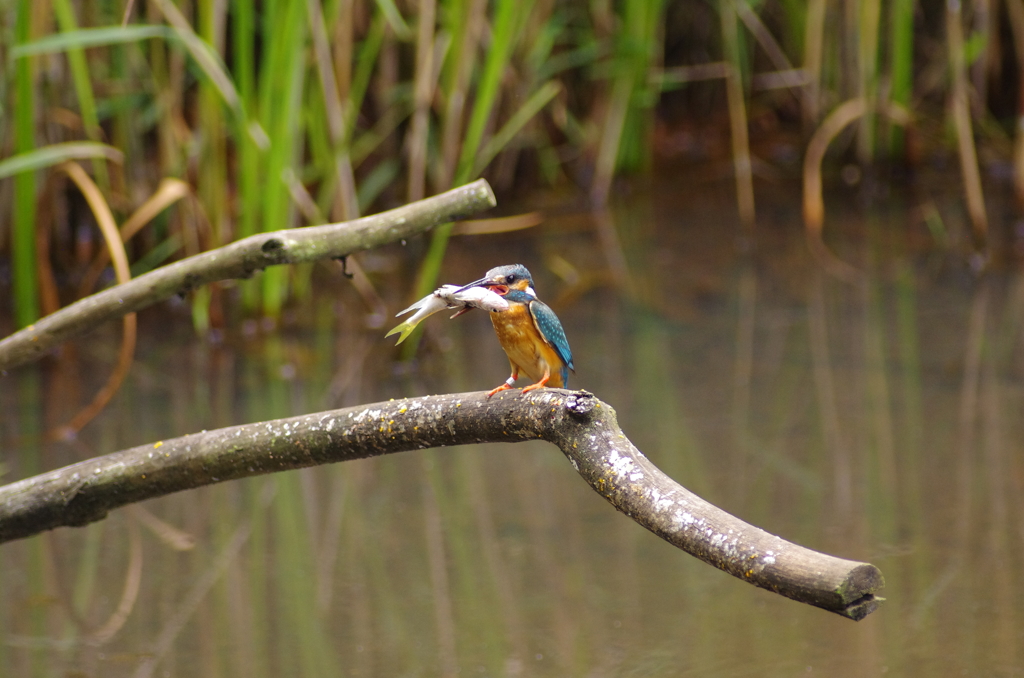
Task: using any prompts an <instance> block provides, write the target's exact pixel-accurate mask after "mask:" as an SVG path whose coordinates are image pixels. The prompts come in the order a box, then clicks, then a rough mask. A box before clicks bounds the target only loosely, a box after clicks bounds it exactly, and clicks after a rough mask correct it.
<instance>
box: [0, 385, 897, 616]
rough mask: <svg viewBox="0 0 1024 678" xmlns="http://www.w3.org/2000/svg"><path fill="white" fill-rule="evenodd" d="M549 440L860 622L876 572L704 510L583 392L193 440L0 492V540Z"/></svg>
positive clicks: (729, 566)
mask: <svg viewBox="0 0 1024 678" xmlns="http://www.w3.org/2000/svg"><path fill="white" fill-rule="evenodd" d="M538 438H539V439H543V440H547V441H548V442H551V443H553V444H555V445H557V446H558V447H559V448H560V449H561V450H562V452H563V453H564V454H565V455H566V456H567V457H568V458H569V461H570V463H571V464H572V466H573V468H574V469H576V471H577V472H579V474H580V475H581V476H583V478H584V479H586V481H587V482H588V483H590V485H591V487H593V488H594V489H595V490H596V491H597V492H598V493H599V494H600V495H601V496H603V497H604V498H605V499H607V500H608V501H609V502H610V503H611V504H612V505H613V506H614V507H615V508H617V509H618V510H619V511H621V512H623V513H625V514H626V515H627V516H629V517H630V518H632V519H633V520H635V521H636V522H638V523H639V524H640V525H642V526H644V527H646V528H647V529H648V530H650V531H651V532H654V533H655V534H656V535H658V536H659V537H661V538H662V539H664V540H666V541H668V542H669V543H671V544H674V545H676V546H678V547H679V548H681V549H683V550H685V551H687V552H688V553H691V554H692V555H694V556H696V557H697V558H700V559H701V560H703V561H704V562H706V563H709V564H711V565H714V566H715V567H717V568H719V569H722V570H725V571H726V572H728V573H729V574H731V575H733V576H735V577H738V578H739V579H742V580H744V581H747V582H750V583H751V584H754V585H755V586H759V587H761V588H765V589H768V590H770V591H774V592H776V593H779V594H781V595H783V596H786V597H788V598H792V599H793V600H797V601H800V602H803V603H808V604H810V605H814V606H817V607H820V608H823V609H825V610H829V611H831V612H835V613H836V614H839V615H842V616H845V617H848V618H850V619H855V620H859V619H862V618H863V617H865V616H866V615H868V614H870V613H871V612H873V611H874V610H875V608H877V606H878V604H879V602H880V601H881V600H882V599H881V598H878V597H876V595H875V592H876V591H877V590H878V589H880V588H881V587H882V585H883V580H882V575H881V572H879V570H878V569H877V568H876V567H875V566H874V565H870V564H868V563H861V562H855V561H850V560H843V559H840V558H836V557H833V556H829V555H825V554H823V553H818V552H816V551H811V550H809V549H806V548H804V547H802V546H797V545H796V544H792V543H790V542H787V541H785V540H784V539H782V538H780V537H777V536H775V535H772V534H769V533H767V532H764V531H763V530H760V529H758V528H756V527H753V526H752V525H748V524H746V523H744V522H743V521H741V520H739V519H738V518H736V517H734V516H732V515H729V514H728V513H725V512H724V511H722V510H721V509H719V508H717V507H715V506H713V505H711V504H709V503H708V502H706V501H704V500H703V499H701V498H700V497H698V496H697V495H695V494H693V493H692V492H690V491H689V490H687V489H686V488H684V487H682V486H681V485H679V484H678V483H676V482H675V481H673V480H672V479H671V478H669V477H668V476H666V475H665V474H664V473H662V472H661V471H660V470H659V469H658V468H657V467H655V466H654V464H652V463H651V462H650V461H649V460H648V459H647V458H646V457H644V455H643V454H642V453H641V452H640V451H639V450H637V449H636V448H635V447H634V446H633V444H632V443H630V441H629V440H628V439H627V438H626V436H625V434H624V433H623V432H622V430H621V429H620V428H619V425H618V422H617V419H616V415H615V411H614V410H613V409H612V408H611V407H610V406H608V405H607V404H606V403H603V402H601V401H600V400H598V399H597V398H595V397H594V396H593V395H591V394H590V393H587V392H586V391H566V390H562V389H541V390H538V391H535V392H532V393H529V394H526V395H523V394H522V393H521V392H520V391H510V392H506V393H504V394H501V395H500V396H496V397H494V398H491V399H488V398H487V397H486V396H485V394H484V393H482V392H477V393H461V394H450V395H438V396H429V397H423V398H410V399H403V400H392V401H389V402H386V403H376V404H373V405H361V406H358V407H351V408H347V409H343V410H334V411H328V412H319V413H317V414H308V415H304V416H300V417H292V418H290V419H279V420H276V421H267V422H260V423H256V424H248V425H243V426H234V427H231V428H224V429H218V430H214V431H207V432H203V433H194V434H192V435H187V436H184V437H181V438H176V439H174V440H165V441H160V442H157V443H151V444H147V445H142V446H140V447H134V448H131V449H128V450H123V451H121V452H115V453H113V454H109V455H106V456H104V457H99V458H96V459H92V460H89V461H85V462H81V463H78V464H74V465H72V466H67V467H65V468H62V469H58V470H56V471H51V472H49V473H45V474H42V475H39V476H35V477H32V478H27V479H25V480H21V481H18V482H15V483H11V484H9V485H5V486H2V487H0V542H4V541H11V540H13V539H20V538H23V537H28V536H31V535H34V534H38V533H39V532H42V531H44V530H49V529H53V528H55V527H60V526H80V525H86V524H88V523H91V522H93V521H97V520H101V519H103V518H104V517H105V516H106V515H107V513H108V512H109V511H110V510H112V509H115V508H118V507H121V506H125V505H127V504H131V503H134V502H138V501H143V500H145V499H152V498H154V497H160V496H163V495H166V494H170V493H172V492H178V491H181V490H185V489H190V488H194V487H201V486H203V485H210V484H213V483H218V482H223V481H225V480H233V479H236V478H245V477H248V476H255V475H260V474H264V473H273V472H275V471H284V470H289V469H295V468H303V467H308V466H316V465H319V464H327V463H331V462H338V461H347V460H350V459H360V458H364V457H374V456H378V455H383V454H391V453H395V452H404V451H408V450H417V449H424V448H428V447H443V446H450V445H463V444H468V443H482V442H521V441H525V440H536V439H538Z"/></svg>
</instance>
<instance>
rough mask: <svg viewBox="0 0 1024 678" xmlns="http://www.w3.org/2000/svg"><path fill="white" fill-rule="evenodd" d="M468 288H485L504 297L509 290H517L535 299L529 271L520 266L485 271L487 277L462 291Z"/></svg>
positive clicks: (514, 265) (472, 283)
mask: <svg viewBox="0 0 1024 678" xmlns="http://www.w3.org/2000/svg"><path fill="white" fill-rule="evenodd" d="M470 287H487V288H488V289H490V290H492V291H494V292H495V293H497V294H500V295H502V296H504V295H505V294H508V292H509V290H519V291H520V292H525V293H527V294H529V295H530V296H531V297H534V298H536V297H537V292H536V291H534V289H533V277H532V276H531V275H530V271H529V270H527V268H526V267H525V266H523V265H522V264H509V265H507V266H497V267H495V268H492V269H491V270H489V271H487V275H485V276H484V277H483V278H480V280H476V281H474V282H471V283H469V284H468V285H466V286H464V287H463V288H462V289H468V288H470Z"/></svg>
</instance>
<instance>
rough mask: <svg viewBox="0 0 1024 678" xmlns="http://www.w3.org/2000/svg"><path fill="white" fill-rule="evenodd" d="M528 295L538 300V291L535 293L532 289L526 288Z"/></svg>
mask: <svg viewBox="0 0 1024 678" xmlns="http://www.w3.org/2000/svg"><path fill="white" fill-rule="evenodd" d="M526 293H527V294H529V295H530V296H531V297H533V298H534V299H536V298H537V292H536V291H534V289H533V288H532V287H527V288H526Z"/></svg>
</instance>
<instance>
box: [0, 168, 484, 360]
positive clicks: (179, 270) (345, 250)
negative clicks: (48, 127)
mask: <svg viewBox="0 0 1024 678" xmlns="http://www.w3.org/2000/svg"><path fill="white" fill-rule="evenodd" d="M495 204H496V201H495V199H494V193H493V192H492V191H491V187H490V186H489V185H488V184H487V182H486V181H485V180H483V179H479V180H477V181H474V182H473V183H471V184H466V185H465V186H461V187H459V188H456V189H453V190H451V191H448V192H447V193H442V194H440V195H436V196H434V197H432V198H427V199H425V200H421V201H419V202H415V203H411V204H409V205H404V206H402V207H399V208H397V209H393V210H390V211H388V212H383V213H381V214H375V215H373V216H368V217H363V218H362V219H356V220H354V221H348V222H342V223H337V224H326V225H324V226H308V227H305V228H292V229H288V230H283V231H274V232H271V233H260V234H258V235H253V236H250V237H248V238H243V239H242V240H238V241H236V242H233V243H231V244H229V245H225V246H224V247H219V248H217V249H215V250H210V251H208V252H203V253H202V254H197V255H196V256H194V257H189V258H188V259H182V260H181V261H177V262H175V263H173V264H169V265H167V266H163V267H161V268H158V269H156V270H155V271H151V272H149V273H146V274H145V275H141V276H139V277H138V278H135V279H134V280H132V281H131V282H127V283H124V284H122V285H116V286H114V287H111V288H108V289H106V290H103V291H102V292H98V293H96V294H94V295H92V296H90V297H86V298H85V299H82V300H80V301H76V302H75V303H73V304H71V305H69V306H66V307H64V308H62V309H61V310H59V311H57V312H56V313H52V314H50V315H48V316H46V317H45V318H43V319H42V320H40V321H39V322H37V323H35V324H34V325H29V326H28V327H26V328H25V329H23V330H20V331H18V332H15V333H14V334H12V335H11V336H9V337H7V338H6V339H4V340H2V341H0V370H6V369H10V368H12V367H16V366H18V365H21V364H23V363H27V362H30V361H32V360H35V359H37V358H39V357H40V356H41V355H43V354H44V353H45V352H46V351H49V350H50V349H52V348H54V347H55V346H57V345H58V344H61V343H62V342H65V341H67V340H68V339H72V338H74V337H77V336H80V335H82V334H85V333H86V332H88V331H90V330H92V329H93V328H95V327H96V326H98V325H100V324H101V323H103V322H106V321H108V320H113V319H115V318H120V317H121V316H123V315H125V314H126V313H132V312H134V311H138V310H141V309H143V308H146V307H147V306H152V305H153V304H156V303H158V302H160V301H163V300H164V299H168V298H170V297H172V296H174V295H176V294H178V295H184V294H187V293H188V292H190V291H192V290H194V289H196V288H198V287H201V286H202V285H206V284H207V283H211V282H214V281H216V280H228V279H231V278H249V277H251V276H252V274H253V273H254V272H256V271H258V270H261V269H264V268H266V267H267V266H274V265H277V264H297V263H303V262H309V261H317V260H320V259H333V258H338V257H344V256H347V255H349V254H352V253H353V252H359V251H361V250H367V249H372V248H374V247H379V246H380V245H384V244H387V243H391V242H395V241H398V240H401V239H403V238H409V237H412V236H414V235H417V234H419V233H422V232H423V231H426V230H427V229H430V228H433V227H434V226H437V225H438V224H444V223H448V222H451V221H456V220H458V219H462V218H464V217H467V216H470V215H472V214H476V213H477V212H480V211H481V210H485V209H488V208H490V207H494V205H495Z"/></svg>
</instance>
